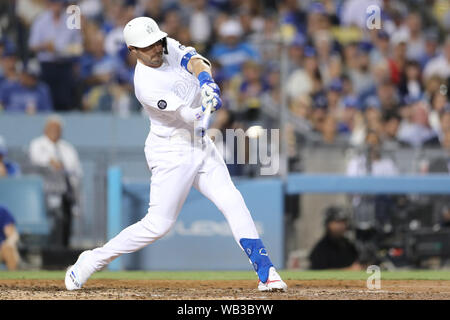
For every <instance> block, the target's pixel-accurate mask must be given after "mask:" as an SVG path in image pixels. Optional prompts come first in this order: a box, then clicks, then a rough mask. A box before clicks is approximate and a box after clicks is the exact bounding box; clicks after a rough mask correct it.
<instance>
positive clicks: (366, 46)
mask: <svg viewBox="0 0 450 320" xmlns="http://www.w3.org/2000/svg"><path fill="white" fill-rule="evenodd" d="M370 50H372V44H371V43H370V42H367V41H361V42H360V43H359V44H358V51H359V52H361V53H365V54H368V53H369V52H370Z"/></svg>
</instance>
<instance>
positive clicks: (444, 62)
mask: <svg viewBox="0 0 450 320" xmlns="http://www.w3.org/2000/svg"><path fill="white" fill-rule="evenodd" d="M433 75H437V76H439V77H441V78H443V79H447V78H448V77H450V35H447V37H446V38H445V42H444V45H443V48H442V54H440V55H439V56H437V57H435V58H432V59H430V60H429V61H428V63H427V64H426V65H425V69H424V70H423V76H424V78H425V80H426V79H428V78H430V77H431V76H433Z"/></svg>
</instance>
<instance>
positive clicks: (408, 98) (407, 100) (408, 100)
mask: <svg viewBox="0 0 450 320" xmlns="http://www.w3.org/2000/svg"><path fill="white" fill-rule="evenodd" d="M420 100H422V97H421V96H413V95H410V94H406V95H404V96H403V99H402V101H403V105H407V106H409V105H412V104H414V103H416V102H419V101H420Z"/></svg>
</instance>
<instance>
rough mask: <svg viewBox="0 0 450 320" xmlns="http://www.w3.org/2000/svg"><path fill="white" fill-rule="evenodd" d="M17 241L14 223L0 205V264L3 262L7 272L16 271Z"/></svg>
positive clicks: (17, 236) (18, 259)
mask: <svg viewBox="0 0 450 320" xmlns="http://www.w3.org/2000/svg"><path fill="white" fill-rule="evenodd" d="M18 241H19V233H18V232H17V229H16V221H15V220H14V217H13V216H12V214H11V213H10V212H9V211H8V209H7V208H6V207H3V206H1V205H0V263H2V262H4V263H5V264H6V267H7V268H8V270H16V269H17V267H18V265H19V261H20V256H19V251H18V249H17V242H18Z"/></svg>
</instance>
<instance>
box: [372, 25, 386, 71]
mask: <svg viewBox="0 0 450 320" xmlns="http://www.w3.org/2000/svg"><path fill="white" fill-rule="evenodd" d="M373 45H374V46H375V47H374V48H373V49H372V51H371V52H370V62H371V65H376V64H377V63H379V62H381V61H383V60H386V59H388V57H389V55H390V48H391V47H390V41H389V33H387V32H386V31H385V30H383V29H380V30H379V31H378V32H377V34H376V38H375V39H374V42H373Z"/></svg>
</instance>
